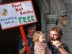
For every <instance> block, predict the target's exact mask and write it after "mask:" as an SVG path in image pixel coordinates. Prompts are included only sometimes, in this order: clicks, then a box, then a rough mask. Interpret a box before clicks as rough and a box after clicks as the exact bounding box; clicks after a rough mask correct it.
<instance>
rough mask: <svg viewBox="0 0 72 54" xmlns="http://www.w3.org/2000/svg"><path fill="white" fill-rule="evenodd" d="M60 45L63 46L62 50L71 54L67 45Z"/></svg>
mask: <svg viewBox="0 0 72 54" xmlns="http://www.w3.org/2000/svg"><path fill="white" fill-rule="evenodd" d="M62 45H63V47H64V49H65V50H66V51H67V52H68V53H71V52H70V49H69V47H68V45H67V44H62Z"/></svg>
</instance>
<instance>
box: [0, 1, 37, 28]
mask: <svg viewBox="0 0 72 54" xmlns="http://www.w3.org/2000/svg"><path fill="white" fill-rule="evenodd" d="M36 21H37V20H36V16H35V13H34V10H33V7H32V3H31V1H25V2H17V3H11V4H5V5H0V23H1V26H2V29H6V28H10V27H15V26H19V25H22V24H28V23H32V22H36Z"/></svg>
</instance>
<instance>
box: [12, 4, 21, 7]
mask: <svg viewBox="0 0 72 54" xmlns="http://www.w3.org/2000/svg"><path fill="white" fill-rule="evenodd" d="M19 6H22V4H21V3H19V4H12V7H19Z"/></svg>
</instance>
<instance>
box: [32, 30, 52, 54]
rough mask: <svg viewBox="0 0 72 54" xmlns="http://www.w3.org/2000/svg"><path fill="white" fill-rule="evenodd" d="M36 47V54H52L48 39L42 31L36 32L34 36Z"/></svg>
mask: <svg viewBox="0 0 72 54" xmlns="http://www.w3.org/2000/svg"><path fill="white" fill-rule="evenodd" d="M33 41H34V43H35V45H34V54H51V51H50V50H49V48H48V46H47V44H46V39H45V33H44V32H42V31H36V32H35V33H34V35H33Z"/></svg>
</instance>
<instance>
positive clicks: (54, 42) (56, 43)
mask: <svg viewBox="0 0 72 54" xmlns="http://www.w3.org/2000/svg"><path fill="white" fill-rule="evenodd" d="M52 44H53V45H55V46H56V47H57V48H62V43H61V42H60V41H58V40H55V41H52Z"/></svg>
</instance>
